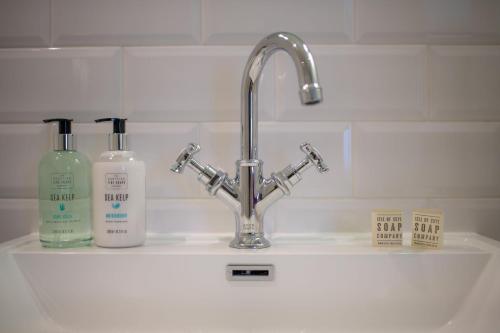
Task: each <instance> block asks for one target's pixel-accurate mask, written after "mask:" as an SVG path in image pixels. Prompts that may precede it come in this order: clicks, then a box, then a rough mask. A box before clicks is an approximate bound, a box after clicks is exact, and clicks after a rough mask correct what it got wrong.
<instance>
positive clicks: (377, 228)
mask: <svg viewBox="0 0 500 333" xmlns="http://www.w3.org/2000/svg"><path fill="white" fill-rule="evenodd" d="M372 245H373V246H401V245H403V213H402V212H401V211H400V210H395V209H391V210H388V209H385V210H382V209H377V210H374V211H372Z"/></svg>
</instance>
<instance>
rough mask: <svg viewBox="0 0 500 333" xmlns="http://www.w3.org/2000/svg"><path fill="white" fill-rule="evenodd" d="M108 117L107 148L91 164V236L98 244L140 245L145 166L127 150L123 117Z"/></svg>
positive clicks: (106, 245)
mask: <svg viewBox="0 0 500 333" xmlns="http://www.w3.org/2000/svg"><path fill="white" fill-rule="evenodd" d="M104 121H112V122H113V133H110V134H109V151H105V152H103V153H102V154H101V156H100V157H99V160H98V161H97V162H95V163H94V165H93V167H92V179H93V209H94V213H93V217H94V218H93V229H94V240H95V243H96V244H97V245H98V246H102V247H130V246H138V245H142V244H143V243H144V241H145V239H146V170H145V165H144V162H143V161H139V160H137V158H136V157H135V153H134V152H133V151H129V150H127V136H126V134H125V121H126V119H121V118H104V119H97V120H96V122H104Z"/></svg>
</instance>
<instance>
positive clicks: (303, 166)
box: [171, 32, 328, 249]
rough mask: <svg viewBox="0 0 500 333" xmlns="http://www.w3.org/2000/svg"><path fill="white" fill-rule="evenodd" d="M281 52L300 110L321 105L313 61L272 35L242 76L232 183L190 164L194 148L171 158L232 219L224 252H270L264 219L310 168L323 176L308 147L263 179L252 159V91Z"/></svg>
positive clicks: (296, 44)
mask: <svg viewBox="0 0 500 333" xmlns="http://www.w3.org/2000/svg"><path fill="white" fill-rule="evenodd" d="M278 50H283V51H285V52H286V53H288V55H290V57H291V58H292V59H293V62H294V63H295V67H296V69H297V75H298V80H299V87H300V90H299V95H300V99H301V102H302V104H304V105H312V104H316V103H320V102H321V100H322V92H321V87H320V85H319V83H318V74H317V72H316V66H315V64H314V59H313V56H312V54H311V52H310V51H309V49H308V47H307V45H306V44H305V43H304V42H303V41H302V40H301V39H300V38H299V37H297V36H295V35H294V34H291V33H288V32H280V33H274V34H271V35H269V36H267V37H266V38H264V39H262V40H261V41H260V42H259V43H258V44H257V45H256V46H255V48H254V50H253V51H252V53H251V55H250V57H249V59H248V62H247V64H246V67H245V71H244V73H243V81H242V90H241V103H242V104H241V158H240V160H238V161H237V162H236V177H235V178H234V179H230V178H229V177H228V175H227V174H226V173H225V172H224V171H222V170H216V169H214V168H213V167H212V166H210V165H205V164H203V163H200V162H199V161H197V160H196V159H194V158H193V156H194V154H196V153H197V152H198V151H199V150H200V146H199V145H197V144H194V143H190V144H189V145H188V147H187V148H185V149H184V150H183V151H182V152H181V153H180V155H179V157H178V158H177V161H176V163H175V164H174V165H173V166H172V167H171V170H172V171H174V172H176V173H182V172H183V171H184V169H185V167H186V166H188V167H189V168H191V169H192V170H193V171H194V172H196V173H197V174H198V180H199V181H200V182H201V183H202V184H204V185H205V187H206V189H207V191H208V193H210V194H211V195H212V196H216V197H218V198H219V199H221V200H222V201H223V202H224V203H226V204H227V205H228V206H229V207H230V208H231V209H232V210H233V211H234V213H235V215H236V235H235V238H234V240H233V241H232V242H231V244H230V246H231V247H235V248H239V249H260V248H265V247H268V246H270V243H269V241H268V240H267V239H266V238H265V237H264V224H263V223H264V213H265V212H266V209H267V208H268V207H269V206H271V205H272V204H273V203H274V202H276V201H277V200H278V199H280V198H281V197H283V196H284V195H289V194H290V189H291V188H292V187H293V186H295V184H297V183H298V182H299V181H300V180H301V179H302V173H304V171H306V170H307V169H308V168H309V167H311V166H315V167H316V169H317V170H318V171H319V172H321V173H323V172H326V171H328V167H327V166H326V164H325V162H324V161H323V158H322V157H321V155H320V154H319V152H318V151H317V150H316V149H315V148H314V147H313V146H311V145H310V144H309V143H303V144H302V145H301V146H300V149H301V150H302V151H303V152H304V153H305V155H306V157H305V158H304V159H303V160H302V161H300V162H299V163H297V164H296V165H289V166H287V167H285V168H284V169H283V170H281V171H279V172H274V173H271V177H270V178H269V179H266V178H264V177H263V175H262V163H263V162H262V161H261V160H259V158H258V143H257V138H258V110H257V91H258V84H259V78H260V74H261V73H262V69H263V68H264V65H265V64H266V61H267V60H268V59H269V57H270V56H271V55H272V54H274V52H276V51H278Z"/></svg>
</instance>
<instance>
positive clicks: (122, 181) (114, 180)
mask: <svg viewBox="0 0 500 333" xmlns="http://www.w3.org/2000/svg"><path fill="white" fill-rule="evenodd" d="M104 178H105V182H106V184H105V188H106V191H105V193H104V202H105V203H106V212H105V221H106V224H107V228H106V233H108V234H126V233H127V232H128V230H127V222H128V207H127V206H128V199H129V193H128V174H127V173H106V174H105V175H104Z"/></svg>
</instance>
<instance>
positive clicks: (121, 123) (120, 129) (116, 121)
mask: <svg viewBox="0 0 500 333" xmlns="http://www.w3.org/2000/svg"><path fill="white" fill-rule="evenodd" d="M126 120H127V119H125V118H101V119H96V120H95V122H96V123H102V122H105V121H112V122H113V133H125V121H126Z"/></svg>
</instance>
